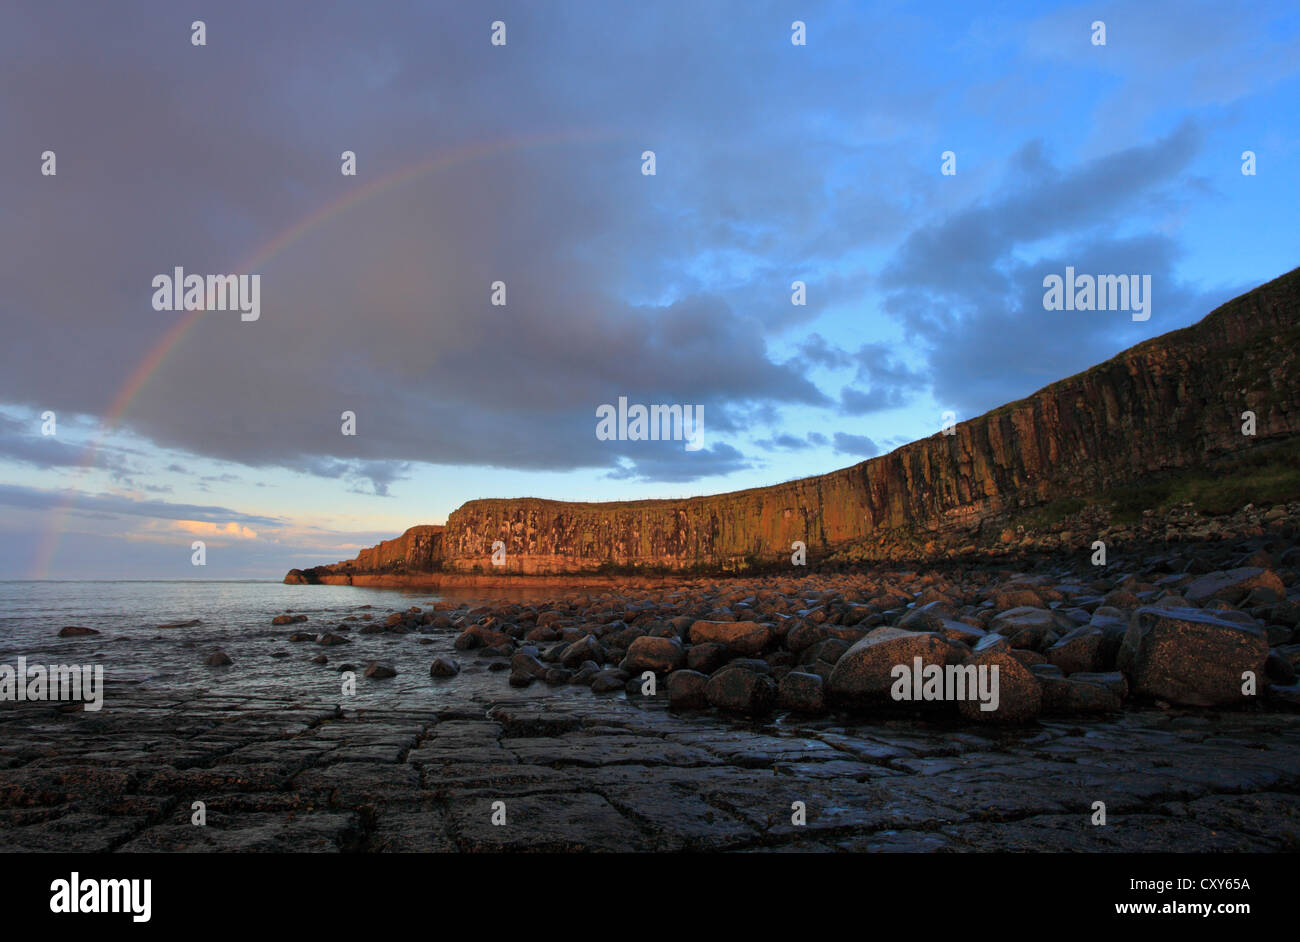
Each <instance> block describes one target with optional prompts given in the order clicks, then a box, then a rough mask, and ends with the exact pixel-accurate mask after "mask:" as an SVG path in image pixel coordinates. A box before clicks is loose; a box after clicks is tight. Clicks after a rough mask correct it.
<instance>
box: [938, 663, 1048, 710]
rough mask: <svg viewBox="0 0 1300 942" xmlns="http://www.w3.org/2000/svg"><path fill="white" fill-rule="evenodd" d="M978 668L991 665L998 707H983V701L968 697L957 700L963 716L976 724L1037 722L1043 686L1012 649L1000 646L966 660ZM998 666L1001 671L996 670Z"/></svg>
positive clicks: (990, 679) (990, 681) (992, 685)
mask: <svg viewBox="0 0 1300 942" xmlns="http://www.w3.org/2000/svg"><path fill="white" fill-rule="evenodd" d="M966 663H967V664H968V665H973V666H975V667H976V669H978V668H980V667H987V668H988V669H989V671H990V674H989V684H990V686H991V687H992V689H993V690H994V691H995V692H996V697H997V706H996V707H995V708H994V709H991V710H985V709H981V707H982V706H984V705H985V704H982V703H981V702H980V700H978V699H976V698H972V697H967V698H966V699H964V700H959V701H958V702H957V710H958V712H960V713H961V715H962V716H963V717H964V718H965V719H967V720H970V721H971V722H974V723H987V724H993V725H1000V726H1018V725H1022V724H1024V723H1030V722H1033V721H1034V719H1035V718H1036V717H1037V716H1038V713H1039V711H1040V710H1041V709H1042V705H1043V688H1042V686H1041V685H1040V683H1039V680H1038V678H1037V677H1035V676H1034V674H1033V673H1032V672H1031V671H1030V670H1029V668H1027V667H1025V665H1023V664H1021V663H1020V662H1019V661H1018V660H1016V659H1015V658H1014V657H1013V656H1012V655H1011V653H1010V651H1005V650H998V649H996V648H994V649H989V650H986V651H983V652H981V653H978V654H974V655H972V656H971V657H970V658H969V659H968V660H967V662H966ZM994 667H996V668H997V674H996V675H993V674H992V669H993V668H994Z"/></svg>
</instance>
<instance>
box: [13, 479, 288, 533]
mask: <svg viewBox="0 0 1300 942" xmlns="http://www.w3.org/2000/svg"><path fill="white" fill-rule="evenodd" d="M0 504H3V505H5V506H9V507H14V508H19V509H23V510H40V511H49V510H60V509H62V510H68V511H70V512H74V513H78V514H87V513H88V514H101V515H102V514H110V515H118V514H122V515H126V516H133V517H154V518H158V519H162V520H198V521H207V522H216V521H218V520H224V521H227V522H231V521H233V522H236V523H241V524H255V525H262V526H279V525H281V524H283V523H284V521H283V520H282V519H281V518H278V517H264V516H260V515H257V514H244V513H238V512H237V511H234V510H230V509H229V508H227V507H212V506H200V505H198V504H179V503H177V504H174V503H169V502H167V501H161V500H136V499H134V498H130V497H122V496H119V495H116V494H89V493H85V492H81V491H76V490H71V489H68V490H63V491H46V490H41V489H39V488H34V487H26V486H23V485H18V484H0Z"/></svg>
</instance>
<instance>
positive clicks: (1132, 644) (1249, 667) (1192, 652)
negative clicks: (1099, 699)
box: [1118, 607, 1269, 707]
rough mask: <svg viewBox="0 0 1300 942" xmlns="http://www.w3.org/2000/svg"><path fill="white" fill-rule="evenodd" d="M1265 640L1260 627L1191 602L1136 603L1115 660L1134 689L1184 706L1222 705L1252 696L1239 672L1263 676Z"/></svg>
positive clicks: (1258, 680) (1265, 656)
mask: <svg viewBox="0 0 1300 942" xmlns="http://www.w3.org/2000/svg"><path fill="white" fill-rule="evenodd" d="M1268 651H1269V649H1268V640H1267V638H1266V637H1265V635H1264V632H1263V631H1261V630H1260V629H1258V628H1253V627H1250V626H1247V625H1240V624H1235V623H1233V622H1230V621H1226V620H1224V619H1222V618H1217V617H1215V616H1214V615H1212V614H1210V613H1208V612H1204V611H1201V610H1199V609H1194V608H1184V609H1153V608H1145V607H1144V608H1139V609H1138V610H1137V611H1135V612H1134V613H1133V617H1132V620H1131V621H1130V622H1129V628H1128V632H1127V633H1126V634H1125V635H1124V643H1123V644H1122V645H1121V647H1120V650H1119V657H1118V666H1119V668H1120V670H1122V671H1123V672H1124V673H1125V675H1126V676H1127V677H1128V680H1129V684H1130V686H1131V687H1132V689H1133V691H1134V693H1137V694H1140V695H1142V696H1147V697H1154V698H1156V699H1158V700H1165V701H1167V702H1169V703H1177V704H1180V705H1182V706H1202V707H1206V706H1223V705H1227V704H1233V703H1243V702H1246V701H1247V700H1249V699H1251V698H1250V697H1247V696H1246V695H1245V694H1243V693H1242V684H1243V680H1242V674H1243V673H1244V672H1245V671H1254V672H1255V676H1256V678H1257V683H1260V682H1262V681H1263V674H1264V664H1265V662H1266V661H1267V660H1268Z"/></svg>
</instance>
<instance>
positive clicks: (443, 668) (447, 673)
mask: <svg viewBox="0 0 1300 942" xmlns="http://www.w3.org/2000/svg"><path fill="white" fill-rule="evenodd" d="M459 673H460V664H458V663H457V662H456V659H455V658H450V657H435V658H434V659H433V663H432V664H430V665H429V676H430V677H455V676H456V675H457V674H459Z"/></svg>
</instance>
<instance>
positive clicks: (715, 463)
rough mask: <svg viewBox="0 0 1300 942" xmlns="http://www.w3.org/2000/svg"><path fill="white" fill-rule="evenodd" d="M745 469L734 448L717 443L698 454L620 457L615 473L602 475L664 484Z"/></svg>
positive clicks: (613, 478)
mask: <svg viewBox="0 0 1300 942" xmlns="http://www.w3.org/2000/svg"><path fill="white" fill-rule="evenodd" d="M747 467H749V463H748V462H747V461H746V460H745V456H744V455H742V454H741V453H740V452H739V451H737V450H736V449H735V448H733V447H731V446H730V445H728V444H725V443H722V442H719V443H717V444H715V445H710V446H709V447H708V448H701V449H700V450H699V451H691V452H679V453H677V454H671V455H665V454H663V453H662V452H656V454H654V455H652V456H648V457H642V456H639V455H638V456H635V457H631V456H624V457H623V459H622V463H621V465H620V467H619V468H618V469H617V470H614V471H611V472H609V473H608V474H606V475H605V477H607V478H609V479H610V480H613V481H655V482H664V483H673V482H684V481H694V480H696V479H697V478H703V477H714V476H718V475H724V474H731V473H732V472H733V471H739V470H741V469H743V468H747Z"/></svg>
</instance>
